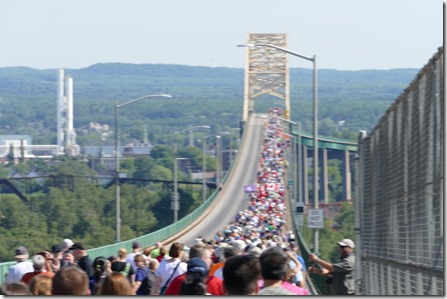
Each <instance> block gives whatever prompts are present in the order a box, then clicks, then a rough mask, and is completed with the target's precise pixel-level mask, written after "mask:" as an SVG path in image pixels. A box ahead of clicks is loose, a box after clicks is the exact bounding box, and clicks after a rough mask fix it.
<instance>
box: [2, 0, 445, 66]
mask: <svg viewBox="0 0 447 299" xmlns="http://www.w3.org/2000/svg"><path fill="white" fill-rule="evenodd" d="M248 33H287V34H288V49H290V50H292V51H294V52H298V53H301V54H304V55H307V56H313V55H317V58H318V67H319V68H329V69H338V70H361V69H392V68H421V67H422V66H423V65H424V64H425V63H426V62H427V61H428V60H429V59H430V58H431V56H432V55H433V54H434V53H435V52H436V51H437V49H438V47H440V46H442V43H443V1H442V0H75V1H60V0H38V1H36V0H0V45H1V47H0V67H8V66H29V67H33V68H38V69H46V68H76V69H77V68H84V67H87V66H90V65H92V64H95V63H103V62H123V63H137V64H140V63H151V64H154V63H163V64H182V65H193V66H212V67H220V66H223V67H236V68H243V67H244V59H245V55H244V54H245V52H244V51H245V50H244V49H243V48H238V47H237V45H238V44H241V43H245V42H246V41H247V36H248ZM289 61H290V66H291V67H304V68H311V65H309V64H310V62H308V61H305V60H302V59H299V58H296V57H295V58H290V59H289Z"/></svg>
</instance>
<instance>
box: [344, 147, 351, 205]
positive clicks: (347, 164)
mask: <svg viewBox="0 0 447 299" xmlns="http://www.w3.org/2000/svg"><path fill="white" fill-rule="evenodd" d="M342 163H343V200H348V199H352V197H351V161H350V158H349V151H344V152H343V158H342Z"/></svg>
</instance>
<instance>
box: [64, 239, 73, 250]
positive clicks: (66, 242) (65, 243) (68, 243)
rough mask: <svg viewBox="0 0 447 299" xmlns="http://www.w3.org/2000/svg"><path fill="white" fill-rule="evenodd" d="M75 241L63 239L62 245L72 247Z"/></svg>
mask: <svg viewBox="0 0 447 299" xmlns="http://www.w3.org/2000/svg"><path fill="white" fill-rule="evenodd" d="M73 244H74V242H73V241H72V240H70V239H64V240H63V241H62V247H67V248H70V247H71V246H73Z"/></svg>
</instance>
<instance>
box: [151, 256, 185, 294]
mask: <svg viewBox="0 0 447 299" xmlns="http://www.w3.org/2000/svg"><path fill="white" fill-rule="evenodd" d="M178 263H180V265H179V266H178V267H177V265H178ZM176 267H177V269H176V270H175V273H174V275H172V273H173V272H174V269H175V268H176ZM186 270H187V265H186V263H185V262H181V261H179V260H177V261H172V262H170V261H168V260H164V259H163V260H162V261H161V262H160V265H159V266H158V269H157V270H156V271H155V274H156V275H157V276H159V277H161V284H160V288H162V287H163V286H164V285H165V283H166V282H167V281H168V279H169V278H170V277H171V275H172V278H171V280H170V281H169V284H168V286H169V285H170V284H171V282H172V281H173V280H174V278H176V277H177V276H179V275H182V274H183V273H185V272H186Z"/></svg>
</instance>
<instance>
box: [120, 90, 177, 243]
mask: <svg viewBox="0 0 447 299" xmlns="http://www.w3.org/2000/svg"><path fill="white" fill-rule="evenodd" d="M153 97H165V98H171V97H172V96H171V95H169V94H154V95H147V96H144V97H141V98H138V99H134V100H131V101H128V102H125V103H123V104H116V105H115V202H116V203H115V205H116V207H115V208H116V231H115V242H116V243H118V242H120V240H121V198H120V192H121V191H120V183H119V177H120V175H119V172H120V163H119V154H120V152H119V147H120V146H119V143H120V141H119V132H118V130H119V124H118V121H119V117H118V116H119V109H120V108H121V107H123V106H126V105H129V104H132V103H135V102H138V101H141V100H144V99H147V98H153Z"/></svg>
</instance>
